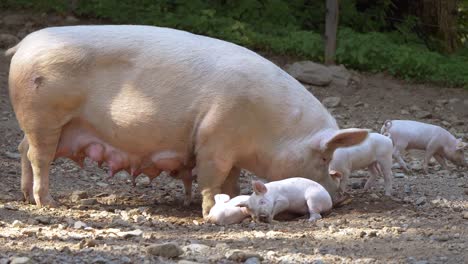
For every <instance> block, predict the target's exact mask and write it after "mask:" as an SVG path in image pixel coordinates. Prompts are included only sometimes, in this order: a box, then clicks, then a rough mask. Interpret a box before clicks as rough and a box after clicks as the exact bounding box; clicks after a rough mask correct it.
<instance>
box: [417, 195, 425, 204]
mask: <svg viewBox="0 0 468 264" xmlns="http://www.w3.org/2000/svg"><path fill="white" fill-rule="evenodd" d="M425 203H426V197H424V196H422V197H419V198H418V199H417V200H416V202H415V204H416V205H423V204H425Z"/></svg>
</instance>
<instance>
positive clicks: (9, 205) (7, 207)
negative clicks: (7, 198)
mask: <svg viewBox="0 0 468 264" xmlns="http://www.w3.org/2000/svg"><path fill="white" fill-rule="evenodd" d="M3 209H5V210H10V211H18V208H17V207H15V206H13V205H11V204H5V205H4V206H3Z"/></svg>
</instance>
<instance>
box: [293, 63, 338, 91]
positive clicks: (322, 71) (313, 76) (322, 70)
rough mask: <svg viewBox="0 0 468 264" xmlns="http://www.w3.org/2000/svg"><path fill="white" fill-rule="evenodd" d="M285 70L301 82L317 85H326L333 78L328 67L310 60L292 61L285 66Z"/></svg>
mask: <svg viewBox="0 0 468 264" xmlns="http://www.w3.org/2000/svg"><path fill="white" fill-rule="evenodd" d="M286 71H287V72H288V73H289V74H291V76H293V77H294V78H296V79H297V80H299V81H301V82H304V83H307V84H312V85H317V86H326V85H328V84H330V83H331V81H332V78H333V76H332V72H331V70H330V69H328V68H327V67H326V66H324V65H322V64H318V63H314V62H312V61H300V62H296V63H293V64H292V65H290V66H289V67H287V69H286Z"/></svg>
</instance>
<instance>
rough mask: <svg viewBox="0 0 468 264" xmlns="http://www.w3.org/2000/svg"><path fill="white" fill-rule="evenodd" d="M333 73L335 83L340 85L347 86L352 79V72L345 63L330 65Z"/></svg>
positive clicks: (329, 67)
mask: <svg viewBox="0 0 468 264" xmlns="http://www.w3.org/2000/svg"><path fill="white" fill-rule="evenodd" d="M328 69H329V70H330V72H331V74H332V77H333V79H332V83H333V85H336V86H340V87H347V86H348V85H349V82H350V81H351V76H352V74H351V73H350V72H349V71H348V70H347V69H346V68H345V67H344V66H343V65H331V66H328Z"/></svg>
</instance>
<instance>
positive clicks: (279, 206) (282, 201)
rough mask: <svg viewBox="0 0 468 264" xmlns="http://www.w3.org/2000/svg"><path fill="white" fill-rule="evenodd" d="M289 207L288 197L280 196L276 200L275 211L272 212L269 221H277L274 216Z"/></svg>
mask: <svg viewBox="0 0 468 264" xmlns="http://www.w3.org/2000/svg"><path fill="white" fill-rule="evenodd" d="M288 208H289V201H288V199H286V198H284V197H279V198H277V199H276V200H275V202H274V205H273V213H272V214H271V216H270V217H271V219H269V223H274V222H277V221H275V220H274V217H275V216H276V215H277V214H279V213H281V212H284V211H286V210H288Z"/></svg>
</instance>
